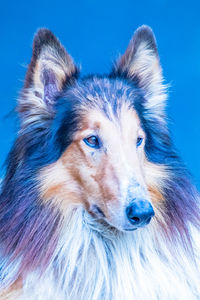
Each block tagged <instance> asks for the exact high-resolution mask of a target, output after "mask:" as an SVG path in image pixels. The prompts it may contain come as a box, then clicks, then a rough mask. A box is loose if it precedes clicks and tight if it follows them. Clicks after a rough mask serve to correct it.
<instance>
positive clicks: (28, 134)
mask: <svg viewBox="0 0 200 300" xmlns="http://www.w3.org/2000/svg"><path fill="white" fill-rule="evenodd" d="M166 99H167V85H166V84H164V79H163V75H162V68H161V65H160V60H159V55H158V50H157V44H156V40H155V37H154V34H153V32H152V30H151V28H150V27H148V26H145V25H143V26H141V27H139V28H138V29H137V30H136V32H135V33H134V35H133V38H132V39H131V41H130V43H129V45H128V48H127V50H126V51H125V53H124V54H123V55H122V56H120V57H119V58H118V59H117V60H116V62H115V63H114V64H113V66H112V68H111V72H110V73H109V74H106V75H98V74H97V75H89V76H86V77H81V76H80V70H79V68H78V67H77V66H76V65H75V64H74V62H73V60H72V58H71V56H70V55H69V54H68V53H67V52H66V50H65V49H64V47H63V46H62V45H61V43H60V42H59V40H58V39H57V38H56V37H55V36H54V34H53V33H52V32H51V31H49V30H48V29H40V30H39V31H38V32H37V33H36V35H35V37H34V42H33V54H32V58H31V62H30V64H29V66H28V70H27V74H26V77H25V82H24V87H23V89H22V92H21V94H20V97H19V101H18V106H17V112H18V115H19V120H20V125H19V131H18V134H17V138H16V140H15V142H14V145H13V147H12V149H11V151H10V153H9V155H8V158H7V167H6V174H5V177H4V179H3V182H2V184H1V194H0V202H1V206H0V207H1V209H0V245H1V246H0V293H1V294H0V295H1V296H0V299H12V300H14V299H16V300H27V299H29V300H132V299H138V300H140V299H141V300H146V299H148V300H149V299H152V300H159V299H160V300H170V299H173V300H176V299H177V300H180V299H182V300H184V299H187V300H188V299H200V269H199V267H200V230H199V228H200V227H199V226H200V209H199V195H198V192H197V190H196V188H195V187H194V185H193V184H192V179H191V178H190V174H189V173H188V171H187V170H186V168H185V166H184V164H183V163H182V161H181V159H180V158H179V156H178V155H177V153H176V150H175V146H174V144H173V141H172V139H171V137H170V133H169V130H168V127H167V117H166V112H165V104H166Z"/></svg>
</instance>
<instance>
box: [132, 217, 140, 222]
mask: <svg viewBox="0 0 200 300" xmlns="http://www.w3.org/2000/svg"><path fill="white" fill-rule="evenodd" d="M131 220H133V221H135V222H140V219H139V218H138V217H132V218H131Z"/></svg>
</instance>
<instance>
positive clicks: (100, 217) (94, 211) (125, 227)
mask: <svg viewBox="0 0 200 300" xmlns="http://www.w3.org/2000/svg"><path fill="white" fill-rule="evenodd" d="M89 213H90V214H91V215H92V216H93V218H94V219H96V220H97V221H98V222H100V223H101V224H103V225H104V226H106V227H110V228H113V229H114V230H119V231H123V232H131V231H136V230H137V229H139V228H144V227H146V226H147V225H148V224H149V223H150V221H151V217H150V218H148V220H147V221H146V222H140V223H139V224H135V225H133V224H131V223H130V221H127V220H126V219H125V220H124V222H123V224H114V223H113V222H110V221H109V220H108V218H107V217H106V216H105V214H104V212H103V211H102V209H101V208H100V207H99V206H98V205H96V204H93V205H91V207H90V210H89ZM117 223H118V222H117ZM136 223H137V222H136Z"/></svg>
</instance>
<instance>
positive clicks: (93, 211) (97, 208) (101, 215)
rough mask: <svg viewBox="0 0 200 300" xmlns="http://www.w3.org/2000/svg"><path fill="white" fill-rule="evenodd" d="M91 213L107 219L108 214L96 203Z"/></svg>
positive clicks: (98, 217)
mask: <svg viewBox="0 0 200 300" xmlns="http://www.w3.org/2000/svg"><path fill="white" fill-rule="evenodd" d="M90 213H91V214H92V215H93V216H95V217H96V218H97V219H105V218H106V216H105V214H104V213H103V211H102V210H101V208H100V207H99V206H98V205H96V204H93V205H92V206H91V208H90Z"/></svg>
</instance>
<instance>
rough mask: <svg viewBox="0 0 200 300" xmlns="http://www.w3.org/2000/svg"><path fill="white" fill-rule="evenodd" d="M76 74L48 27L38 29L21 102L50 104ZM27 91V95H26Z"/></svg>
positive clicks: (70, 60) (68, 57) (69, 59)
mask: <svg viewBox="0 0 200 300" xmlns="http://www.w3.org/2000/svg"><path fill="white" fill-rule="evenodd" d="M77 75H78V69H77V67H76V66H75V65H74V63H73V60H72V58H71V57H70V56H69V54H68V53H67V52H66V51H65V49H64V47H63V46H62V45H61V44H60V42H59V40H58V39H57V38H56V37H55V36H54V35H53V33H52V32H51V31H50V30H48V29H44V28H42V29H40V30H39V31H38V32H37V33H36V35H35V38H34V41H33V53H32V58H31V62H30V65H29V67H28V71H27V74H26V78H25V84H24V91H25V94H26V97H25V98H26V99H22V100H23V101H22V102H23V103H22V104H23V105H27V104H26V103H24V102H25V101H30V102H31V101H32V104H33V105H34V104H35V105H37V106H43V107H45V106H46V107H48V106H51V105H52V104H53V103H54V101H55V98H56V96H57V95H58V94H59V92H61V91H62V89H63V88H64V86H66V85H67V84H70V83H71V82H72V81H73V80H74V79H75V78H76V77H77ZM27 93H28V95H27Z"/></svg>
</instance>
